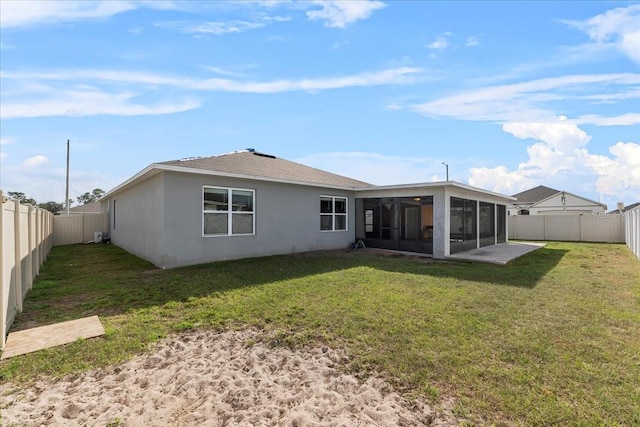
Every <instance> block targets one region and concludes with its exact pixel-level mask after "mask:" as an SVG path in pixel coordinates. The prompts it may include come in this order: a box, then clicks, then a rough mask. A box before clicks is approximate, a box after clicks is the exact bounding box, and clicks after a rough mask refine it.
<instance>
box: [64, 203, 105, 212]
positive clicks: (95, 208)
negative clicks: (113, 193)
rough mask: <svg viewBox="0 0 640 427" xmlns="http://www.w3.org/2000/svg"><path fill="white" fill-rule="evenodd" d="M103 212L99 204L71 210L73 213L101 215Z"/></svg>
mask: <svg viewBox="0 0 640 427" xmlns="http://www.w3.org/2000/svg"><path fill="white" fill-rule="evenodd" d="M101 211H102V210H101V208H100V203H99V202H90V203H85V204H84V205H80V206H74V207H72V208H69V212H71V213H100V212H101Z"/></svg>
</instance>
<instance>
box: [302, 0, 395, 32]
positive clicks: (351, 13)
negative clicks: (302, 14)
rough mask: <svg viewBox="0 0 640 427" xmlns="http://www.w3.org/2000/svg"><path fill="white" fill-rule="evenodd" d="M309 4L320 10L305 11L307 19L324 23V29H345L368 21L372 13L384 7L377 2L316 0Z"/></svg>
mask: <svg viewBox="0 0 640 427" xmlns="http://www.w3.org/2000/svg"><path fill="white" fill-rule="evenodd" d="M311 4H312V5H314V6H320V7H321V9H319V10H309V11H307V18H309V20H310V21H316V20H320V21H324V25H325V27H329V28H346V27H347V26H348V25H349V24H352V23H354V22H356V21H361V20H363V19H368V18H369V17H370V16H371V14H372V13H373V12H374V11H376V10H378V9H382V8H384V7H386V5H385V4H384V3H383V2H381V1H377V0H371V1H361V0H351V1H340V0H317V1H313V2H311Z"/></svg>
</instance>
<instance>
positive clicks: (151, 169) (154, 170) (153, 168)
mask: <svg viewBox="0 0 640 427" xmlns="http://www.w3.org/2000/svg"><path fill="white" fill-rule="evenodd" d="M161 172H181V173H189V174H196V175H209V176H222V177H226V178H239V179H251V180H254V181H264V182H277V183H281V184H291V185H304V186H307V187H316V188H328V189H332V190H343V191H355V190H357V189H359V188H370V187H357V186H342V185H331V184H321V183H315V182H306V181H296V180H289V179H282V178H269V177H264V176H257V175H247V174H241V173H231V172H220V171H212V170H207V169H197V168H189V167H184V166H174V165H163V164H158V163H153V164H151V165H149V166H147V167H146V168H145V169H143V170H142V171H140V172H138V173H137V174H136V175H134V176H133V177H131V178H129V179H128V180H126V181H125V182H123V183H122V184H120V185H118V186H117V187H115V188H113V189H112V190H110V191H108V192H107V193H105V194H104V195H103V196H102V197H101V198H100V199H99V200H98V201H102V200H105V199H108V198H109V197H112V196H113V195H115V194H117V193H119V192H121V191H122V190H124V189H125V188H127V187H129V186H130V185H132V184H134V183H136V182H139V181H141V180H142V179H148V178H151V177H152V176H154V175H156V174H158V173H161Z"/></svg>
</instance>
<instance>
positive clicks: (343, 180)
mask: <svg viewBox="0 0 640 427" xmlns="http://www.w3.org/2000/svg"><path fill="white" fill-rule="evenodd" d="M158 164H159V165H167V166H177V167H183V168H192V169H202V170H206V171H216V172H221V173H227V174H239V175H244V176H247V177H255V178H261V179H265V178H269V179H274V180H279V181H292V182H296V183H307V184H315V185H326V186H331V187H348V188H359V187H371V186H372V185H371V184H369V183H366V182H363V181H358V180H356V179H352V178H348V177H346V176H342V175H337V174H334V173H330V172H326V171H323V170H320V169H316V168H312V167H309V166H305V165H301V164H300V163H295V162H291V161H289V160H284V159H280V158H278V157H276V156H272V155H269V154H263V153H258V152H256V151H253V150H248V151H238V152H234V153H229V154H223V155H220V156H213V157H199V158H189V159H183V160H171V161H169V162H162V163H158Z"/></svg>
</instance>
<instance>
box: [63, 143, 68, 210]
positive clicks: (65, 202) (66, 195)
mask: <svg viewBox="0 0 640 427" xmlns="http://www.w3.org/2000/svg"><path fill="white" fill-rule="evenodd" d="M64 204H65V206H66V207H67V209H66V210H67V215H69V140H68V139H67V191H66V192H65V199H64Z"/></svg>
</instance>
